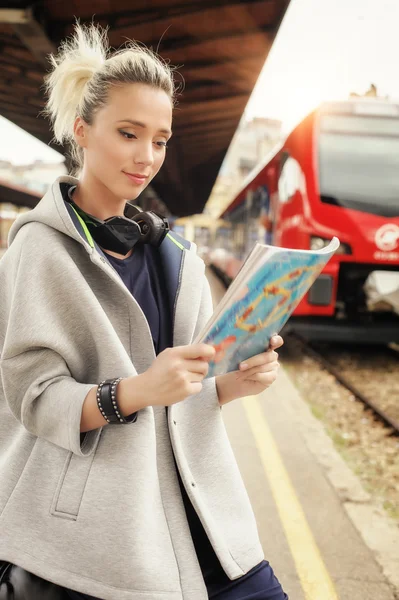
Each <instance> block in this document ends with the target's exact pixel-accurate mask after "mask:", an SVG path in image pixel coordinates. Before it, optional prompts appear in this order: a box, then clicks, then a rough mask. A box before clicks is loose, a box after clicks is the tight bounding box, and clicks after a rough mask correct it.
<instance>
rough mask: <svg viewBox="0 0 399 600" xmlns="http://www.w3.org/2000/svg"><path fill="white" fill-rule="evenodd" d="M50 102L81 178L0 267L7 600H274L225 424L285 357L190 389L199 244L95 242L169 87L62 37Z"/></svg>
mask: <svg viewBox="0 0 399 600" xmlns="http://www.w3.org/2000/svg"><path fill="white" fill-rule="evenodd" d="M47 88H48V92H49V100H48V106H47V112H48V114H49V115H50V116H51V118H52V123H53V128H54V133H55V138H56V139H57V140H58V141H59V142H65V141H68V142H70V143H71V145H72V151H73V157H74V159H75V161H76V164H77V172H78V177H72V176H67V177H61V178H59V179H57V181H55V183H54V184H53V185H52V187H51V189H50V190H49V191H48V192H47V193H46V195H45V196H44V198H43V199H42V200H41V201H40V202H39V204H38V205H37V207H36V208H35V209H34V210H32V211H30V212H29V213H26V214H24V215H21V216H20V217H19V218H18V219H17V221H16V222H15V223H14V225H13V227H12V229H11V231H10V236H9V248H8V250H7V252H6V254H5V256H4V257H3V259H2V260H1V262H0V289H1V303H0V350H1V363H0V366H1V384H0V531H1V536H0V559H2V560H3V561H6V562H8V563H10V564H11V565H13V568H12V569H11V576H10V579H11V583H12V582H14V586H15V590H16V598H17V597H20V598H22V597H23V598H30V599H31V598H34V597H35V593H36V592H35V590H39V591H38V592H37V597H40V598H42V599H44V598H50V597H51V598H75V599H83V598H89V597H95V598H102V599H106V600H143V599H146V600H205V599H206V598H215V599H217V600H227V599H229V600H233V599H235V600H239V599H240V600H244V599H249V598H251V599H252V600H255V599H262V600H266V599H270V600H272V599H273V600H283V598H287V596H286V595H285V594H284V592H283V591H282V589H281V586H280V584H279V582H278V580H277V579H276V577H275V575H274V574H273V571H272V568H271V566H270V565H269V563H268V562H266V561H265V560H264V555H263V551H262V548H261V545H260V542H259V538H258V532H257V528H256V523H255V519H254V515H253V512H252V509H251V506H250V503H249V500H248V496H247V493H246V490H245V488H244V485H243V482H242V480H241V477H240V473H239V471H238V467H237V464H236V462H235V459H234V456H233V453H232V450H231V447H230V444H229V441H228V438H227V435H226V431H225V428H224V425H223V421H222V415H221V410H220V407H221V406H222V405H223V404H225V403H227V402H230V401H232V400H234V399H236V398H240V397H243V396H247V395H252V394H258V393H259V392H262V391H263V390H264V389H266V388H267V387H268V386H269V385H270V384H271V383H272V382H273V381H274V380H275V378H276V374H277V370H278V361H277V358H278V357H277V353H276V352H275V349H276V348H278V347H279V346H280V345H281V344H282V339H281V338H280V337H279V336H276V337H275V338H273V340H272V346H271V348H270V349H268V350H266V351H265V352H264V353H262V354H260V355H258V356H254V357H252V358H251V359H249V360H248V361H247V366H246V367H245V366H243V367H242V369H241V372H240V371H238V372H234V373H229V374H227V375H223V376H219V377H216V378H207V379H205V376H206V374H207V370H208V362H209V360H210V359H211V358H212V357H213V356H214V352H215V351H214V349H213V348H212V347H210V346H208V345H204V344H192V340H193V339H195V337H196V335H197V334H198V332H199V331H200V330H201V328H202V327H203V326H204V324H205V323H206V321H207V320H208V318H209V317H210V315H211V313H212V302H211V296H210V290H209V285H208V283H207V280H206V277H205V273H204V264H203V262H202V261H201V260H200V259H199V258H198V257H197V256H196V253H195V248H194V246H193V245H191V244H189V243H188V242H186V241H185V240H183V239H181V238H178V237H177V236H176V235H174V234H172V233H169V234H168V235H166V236H164V237H163V240H162V242H161V243H160V245H157V244H151V243H149V244H144V243H136V244H135V245H134V243H133V242H131V243H129V240H128V239H127V238H126V236H125V237H124V236H123V232H122V241H121V239H117V238H115V236H114V237H113V238H112V236H111V239H110V238H109V237H108V238H106V237H102V238H101V241H100V237H99V233H98V231H99V229H98V226H99V224H102V225H101V226H102V227H103V229H104V225H103V221H105V220H106V219H109V218H111V217H123V215H124V211H125V209H126V206H127V204H126V199H129V200H132V199H133V200H134V199H135V198H137V196H138V195H139V194H140V192H142V191H143V189H144V188H145V187H146V186H147V185H148V184H149V183H150V181H151V180H152V178H153V177H154V176H155V175H156V174H157V172H158V171H159V169H160V168H161V166H162V164H163V162H164V159H165V153H166V147H167V144H168V141H169V139H170V137H171V135H172V131H171V128H172V109H173V102H174V93H175V89H174V82H173V72H172V71H171V69H170V68H169V67H168V65H167V64H165V63H164V62H162V61H161V59H160V58H158V57H157V56H156V55H154V54H153V53H152V52H150V51H147V50H146V49H144V48H142V47H141V46H138V45H135V44H131V45H129V46H127V47H125V48H124V49H123V50H121V51H119V52H116V53H114V54H113V55H111V54H110V52H109V49H108V46H107V41H106V33H105V32H104V31H103V30H101V29H99V28H97V27H95V26H93V25H92V26H91V27H89V28H84V27H81V26H79V25H77V26H76V27H75V32H74V35H73V36H72V37H71V38H70V39H69V40H67V41H65V42H64V43H63V45H62V47H61V49H60V52H59V54H58V56H57V57H56V58H54V57H52V70H51V72H50V73H49V75H48V77H47ZM193 184H195V182H193ZM105 229H107V227H105ZM161 237H162V236H161ZM104 382H105V383H104ZM19 592H20V595H19V596H18V593H19ZM0 593H3V594H6V595H5V596H3V597H5V598H7V597H10V598H11V597H12V596H11V595H9V596H7V593H8V592H7V589H6V587H5V585H4V586H2V591H1V592H0ZM10 594H11V592H10ZM24 594H25V595H24ZM46 594H47V595H46Z"/></svg>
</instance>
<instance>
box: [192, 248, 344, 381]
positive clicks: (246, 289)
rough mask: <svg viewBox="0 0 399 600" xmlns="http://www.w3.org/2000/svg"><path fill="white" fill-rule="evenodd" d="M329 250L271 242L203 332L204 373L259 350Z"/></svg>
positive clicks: (228, 367)
mask: <svg viewBox="0 0 399 600" xmlns="http://www.w3.org/2000/svg"><path fill="white" fill-rule="evenodd" d="M337 241H338V240H337ZM335 246H336V244H335ZM334 249H336V248H334ZM333 253H334V250H333V251H331V252H329V253H327V252H324V253H322V252H320V253H318V252H309V251H308V252H301V251H295V250H287V249H279V248H273V252H272V254H271V256H270V257H268V258H267V260H266V262H264V264H263V265H262V266H261V267H260V268H259V270H257V271H256V272H255V273H254V274H253V275H252V276H251V277H250V278H249V280H248V281H247V282H246V284H244V286H241V288H240V289H239V290H237V293H236V294H235V296H234V297H233V300H232V301H231V302H230V304H229V305H228V306H227V307H226V308H225V310H224V312H223V313H222V315H221V316H220V317H219V319H218V320H217V322H216V323H215V324H214V325H213V327H211V329H210V331H209V332H208V333H207V334H205V336H204V337H203V339H202V341H203V342H205V343H206V344H210V345H212V346H214V348H215V349H216V355H215V358H214V360H213V361H211V362H210V363H209V371H208V375H207V377H214V376H215V375H220V374H222V373H227V372H230V371H235V370H237V369H238V365H239V364H240V362H242V361H244V360H246V359H248V358H250V357H251V356H254V355H255V354H260V353H261V352H264V351H265V350H266V349H267V348H268V346H269V342H270V338H271V337H272V335H273V334H275V333H278V332H279V331H280V330H281V328H282V327H283V325H284V324H285V323H286V321H287V320H288V318H289V316H290V315H291V313H292V312H293V310H294V309H295V308H296V306H297V305H298V304H299V302H300V301H301V299H302V298H303V296H304V295H305V293H306V292H307V291H308V289H309V288H310V286H311V285H312V283H313V282H314V280H315V279H316V278H317V277H318V275H319V274H320V272H321V271H322V270H323V268H324V266H325V265H326V263H327V261H328V260H329V259H330V258H331V256H332V254H333ZM232 285H233V284H232Z"/></svg>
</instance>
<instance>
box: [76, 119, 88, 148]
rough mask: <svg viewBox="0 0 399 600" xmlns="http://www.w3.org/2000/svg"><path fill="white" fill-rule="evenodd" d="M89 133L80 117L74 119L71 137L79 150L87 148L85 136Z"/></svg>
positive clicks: (86, 125)
mask: <svg viewBox="0 0 399 600" xmlns="http://www.w3.org/2000/svg"><path fill="white" fill-rule="evenodd" d="M88 132H89V126H88V124H87V123H86V121H84V120H83V119H82V117H76V119H75V122H74V124H73V135H74V138H75V142H76V143H77V145H78V146H80V147H81V148H86V146H87V136H88Z"/></svg>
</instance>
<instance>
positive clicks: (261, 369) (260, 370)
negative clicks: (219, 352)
mask: <svg viewBox="0 0 399 600" xmlns="http://www.w3.org/2000/svg"><path fill="white" fill-rule="evenodd" d="M279 368H280V363H279V362H278V361H277V360H273V361H272V362H266V363H265V362H264V363H263V364H261V365H258V366H256V367H252V369H246V370H245V371H244V372H243V373H240V374H239V375H237V379H253V375H255V374H260V375H262V374H264V373H273V372H275V373H276V374H277V372H278V370H279Z"/></svg>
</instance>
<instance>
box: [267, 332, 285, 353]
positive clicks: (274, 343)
mask: <svg viewBox="0 0 399 600" xmlns="http://www.w3.org/2000/svg"><path fill="white" fill-rule="evenodd" d="M283 344H284V340H283V338H282V337H281V335H273V337H272V338H271V339H270V346H269V348H270V349H271V350H275V349H276V348H280V346H282V345H283Z"/></svg>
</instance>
